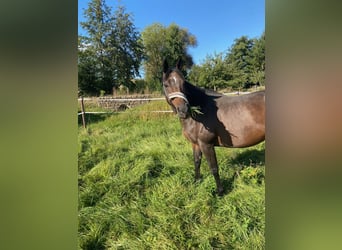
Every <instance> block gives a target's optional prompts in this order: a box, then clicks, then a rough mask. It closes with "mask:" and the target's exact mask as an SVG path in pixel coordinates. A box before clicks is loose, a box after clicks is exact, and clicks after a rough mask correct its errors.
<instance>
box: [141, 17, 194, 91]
mask: <svg viewBox="0 0 342 250" xmlns="http://www.w3.org/2000/svg"><path fill="white" fill-rule="evenodd" d="M142 41H143V44H144V48H145V55H146V60H145V61H144V72H145V80H146V82H147V83H149V87H150V88H151V89H160V79H161V77H162V72H161V65H163V60H164V58H167V60H168V62H169V65H173V66H175V65H176V63H177V61H178V60H179V59H181V60H182V61H183V62H184V69H186V68H190V67H191V66H192V64H193V61H192V57H191V55H190V54H189V53H188V51H187V50H188V48H189V47H195V46H196V45H197V41H196V37H195V36H194V35H192V34H190V33H189V31H188V30H187V29H184V28H181V27H179V26H178V25H177V24H175V23H173V24H170V25H169V26H168V27H165V26H163V25H161V24H159V23H154V24H152V25H150V26H148V27H146V28H145V29H144V30H143V32H142ZM183 73H185V74H186V71H185V70H184V72H183Z"/></svg>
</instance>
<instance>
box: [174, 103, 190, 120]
mask: <svg viewBox="0 0 342 250" xmlns="http://www.w3.org/2000/svg"><path fill="white" fill-rule="evenodd" d="M176 112H177V115H178V117H179V118H181V119H186V118H188V116H189V108H188V104H187V103H185V104H184V105H182V106H178V107H176Z"/></svg>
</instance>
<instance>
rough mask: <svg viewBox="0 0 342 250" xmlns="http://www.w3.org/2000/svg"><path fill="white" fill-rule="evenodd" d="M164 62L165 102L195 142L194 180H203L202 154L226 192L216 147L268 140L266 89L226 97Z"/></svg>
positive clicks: (177, 67)
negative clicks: (266, 128) (190, 80)
mask: <svg viewBox="0 0 342 250" xmlns="http://www.w3.org/2000/svg"><path fill="white" fill-rule="evenodd" d="M179 68H180V67H179V65H177V66H176V68H174V69H169V67H168V64H167V62H166V61H164V65H163V79H162V81H163V90H164V94H165V97H166V101H167V102H168V104H169V105H170V106H171V108H172V109H173V111H174V112H175V113H176V114H177V115H178V117H179V118H180V122H181V124H182V128H183V135H184V136H185V138H187V139H188V140H189V141H190V142H191V143H192V149H193V156H194V164H195V180H198V179H200V165H201V159H202V153H203V154H204V156H205V158H206V159H207V161H208V165H209V167H210V170H211V172H212V174H213V176H214V178H215V181H216V188H217V193H218V194H219V195H223V186H222V184H221V180H220V176H219V171H218V166H217V159H216V153H215V149H214V147H215V146H222V147H230V148H244V147H249V146H253V145H256V144H258V143H259V142H262V141H264V140H265V91H258V92H254V93H251V94H246V95H241V96H226V95H223V94H220V93H217V92H214V91H211V90H205V89H202V88H199V87H196V86H194V85H192V84H191V83H189V82H187V81H186V80H185V78H184V76H183V74H182V73H181V71H180V69H179Z"/></svg>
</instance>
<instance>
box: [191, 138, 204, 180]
mask: <svg viewBox="0 0 342 250" xmlns="http://www.w3.org/2000/svg"><path fill="white" fill-rule="evenodd" d="M192 152H193V155H194V165H195V181H199V180H200V179H201V162H202V151H201V149H200V147H199V146H198V144H194V143H193V144H192Z"/></svg>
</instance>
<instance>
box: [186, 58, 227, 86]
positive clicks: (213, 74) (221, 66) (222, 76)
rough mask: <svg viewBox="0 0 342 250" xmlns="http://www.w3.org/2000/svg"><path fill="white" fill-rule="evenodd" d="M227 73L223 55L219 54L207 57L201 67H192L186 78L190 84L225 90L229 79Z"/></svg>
mask: <svg viewBox="0 0 342 250" xmlns="http://www.w3.org/2000/svg"><path fill="white" fill-rule="evenodd" d="M229 72H230V71H229V70H228V68H227V64H226V63H225V62H224V59H223V53H220V54H215V55H214V56H210V55H208V56H207V57H206V59H205V61H204V62H203V63H202V65H201V66H197V65H194V66H193V67H192V68H191V71H190V73H189V77H188V78H189V80H190V82H193V83H194V84H196V85H198V86H201V87H204V88H209V89H218V88H226V87H227V86H228V81H229V80H230V79H231V75H230V73H229Z"/></svg>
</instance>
